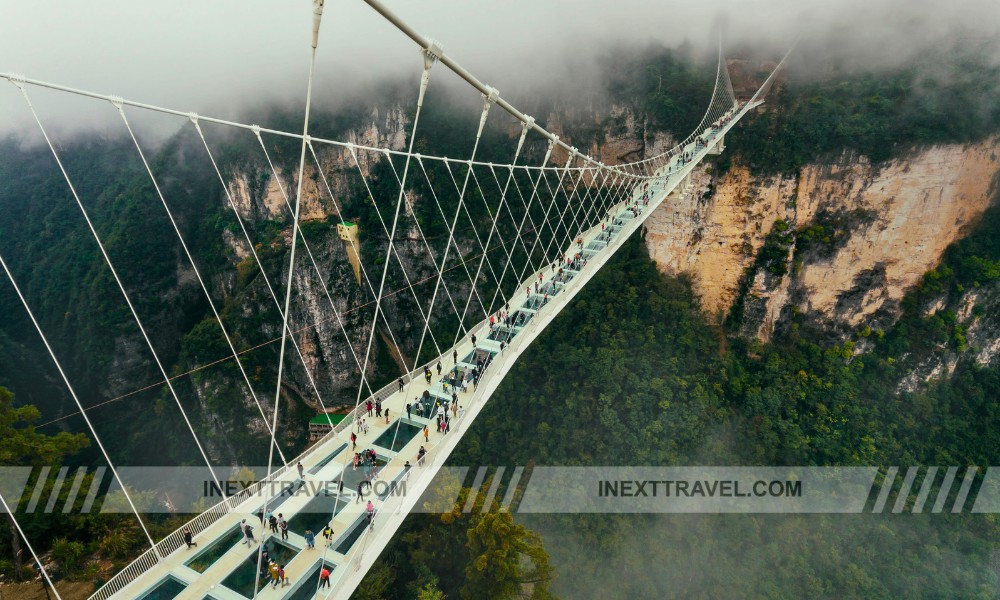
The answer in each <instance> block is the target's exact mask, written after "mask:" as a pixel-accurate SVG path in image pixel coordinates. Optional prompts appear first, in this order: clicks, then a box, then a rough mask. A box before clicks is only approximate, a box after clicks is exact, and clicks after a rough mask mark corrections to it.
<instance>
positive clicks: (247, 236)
mask: <svg viewBox="0 0 1000 600" xmlns="http://www.w3.org/2000/svg"><path fill="white" fill-rule="evenodd" d="M188 118H189V119H190V120H191V122H192V123H193V124H194V128H195V131H197V132H198V137H200V138H201V143H202V145H203V146H204V147H205V152H206V153H207V154H208V158H209V160H211V161H212V167H213V168H214V169H215V174H216V176H217V177H218V178H219V184H220V185H222V190H223V192H224V193H225V195H226V200H227V201H228V202H229V207H230V208H232V209H233V214H234V215H235V216H236V222H237V223H238V224H239V226H240V231H242V232H243V237H244V238H245V239H246V241H247V246H249V248H250V255H251V256H253V258H254V262H256V263H257V268H258V269H260V275H261V277H262V278H263V279H264V286H265V287H266V288H267V291H268V293H269V294H270V296H271V300H272V301H273V302H274V306H275V308H277V310H278V315H279V316H280V317H281V319H282V321H284V320H285V318H286V316H287V315H285V311H284V310H282V308H281V302H280V301H279V300H278V295H277V294H276V293H275V291H274V288H273V287H272V286H271V280H270V279H268V277H267V271H265V270H264V264H263V263H262V262H261V260H260V256H259V255H258V254H257V250H256V248H255V247H254V243H253V240H252V239H251V238H250V232H248V231H247V228H246V224H245V223H244V222H243V218H242V217H240V211H239V209H238V208H237V207H236V201H235V200H233V195H232V194H231V193H230V192H229V186H228V185H226V180H225V178H224V177H223V176H222V171H221V170H220V169H219V164H218V163H217V162H215V156H214V155H213V154H212V149H211V148H210V147H209V146H208V140H207V139H205V133H204V132H203V131H202V129H201V125H200V124H199V121H200V119H201V117H199V116H198V115H188ZM293 229H295V230H297V227H294V226H293ZM294 242H295V238H292V246H294V245H295V243H294ZM290 339H291V342H292V348H293V349H294V350H295V352H296V354H298V357H299V361H300V362H301V363H302V370H303V371H304V372H305V374H306V379H307V380H308V381H309V385H310V386H311V387H312V389H313V393H314V394H316V398H317V399H318V400H319V402H320V404H322V403H323V400H322V395H321V394H320V393H319V386H317V385H316V379H315V378H314V377H313V374H312V371H310V370H309V366H308V363H306V359H305V356H304V355H303V354H302V349H301V348H300V347H299V344H298V342H296V341H295V338H294V337H291V338H290ZM279 362H280V359H279Z"/></svg>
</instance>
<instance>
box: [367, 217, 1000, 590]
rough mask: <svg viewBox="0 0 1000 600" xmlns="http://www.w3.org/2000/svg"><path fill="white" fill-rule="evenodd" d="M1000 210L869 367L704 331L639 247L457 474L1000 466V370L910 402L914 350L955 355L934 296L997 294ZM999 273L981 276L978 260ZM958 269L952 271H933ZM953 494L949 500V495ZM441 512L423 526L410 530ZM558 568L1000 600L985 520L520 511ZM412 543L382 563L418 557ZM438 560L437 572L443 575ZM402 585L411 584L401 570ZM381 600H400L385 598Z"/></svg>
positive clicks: (486, 419)
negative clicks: (948, 349)
mask: <svg viewBox="0 0 1000 600" xmlns="http://www.w3.org/2000/svg"><path fill="white" fill-rule="evenodd" d="M998 226H1000V206H994V207H993V208H992V209H991V210H990V211H989V213H988V214H987V215H986V217H985V218H984V219H983V221H982V222H981V223H979V224H978V226H977V228H976V229H975V231H974V232H973V233H972V234H971V235H970V236H969V237H968V238H966V239H965V240H963V241H962V242H960V243H959V244H956V245H955V246H954V247H952V248H950V249H949V251H948V253H947V254H946V256H945V258H944V260H943V262H942V265H941V266H940V267H938V268H937V269H936V270H935V272H933V273H929V274H928V277H927V284H925V285H922V286H921V287H920V289H917V290H914V291H913V293H912V294H911V295H910V296H909V297H908V298H907V302H906V305H907V307H908V311H907V313H906V315H905V316H904V317H903V318H902V319H901V320H900V321H899V322H898V323H897V324H896V325H894V326H893V327H891V328H890V329H889V330H887V331H880V332H877V334H870V333H869V334H867V335H874V336H876V337H877V338H878V342H877V343H876V344H874V347H873V348H872V349H871V350H869V351H866V352H863V353H861V354H855V353H854V352H852V350H851V348H852V346H853V344H852V343H851V342H847V343H845V344H836V343H832V342H831V343H827V344H824V343H821V342H817V340H821V339H823V336H822V335H818V336H817V335H816V333H818V332H807V331H805V330H803V329H793V330H792V332H791V333H789V334H788V335H786V336H783V337H779V338H777V339H775V340H774V341H773V342H772V343H770V344H768V345H766V346H761V345H759V344H755V343H747V342H744V341H742V340H741V339H739V338H736V337H732V336H730V335H729V334H728V333H727V332H726V331H725V329H723V328H720V327H718V326H712V325H709V324H708V323H707V322H706V320H705V318H704V316H703V315H702V314H701V312H700V311H699V307H698V305H697V302H696V300H695V298H694V296H693V294H692V292H691V290H690V286H689V284H688V282H687V281H685V280H684V279H679V278H670V277H666V276H663V275H662V274H660V273H659V272H658V271H657V270H656V266H655V264H654V263H653V262H652V261H650V259H649V258H648V256H647V254H646V252H645V246H644V245H643V244H642V243H641V241H640V240H639V239H633V240H631V241H630V242H629V244H628V245H627V246H626V247H624V248H623V249H622V250H621V251H620V252H619V254H618V255H617V256H616V257H615V259H614V261H613V262H612V263H611V264H609V265H608V268H607V269H604V270H603V271H602V272H601V274H600V275H598V276H597V277H595V279H594V280H593V281H592V282H591V283H590V284H589V285H588V288H587V289H586V290H585V291H584V292H583V293H581V295H580V297H579V298H578V299H577V300H575V301H574V304H573V305H572V306H571V307H570V310H568V311H567V312H566V313H564V314H562V315H560V317H559V318H558V319H557V320H556V321H555V322H553V323H552V325H551V326H550V327H551V331H549V332H547V335H545V336H542V337H540V338H539V339H538V340H536V342H535V343H534V345H533V346H532V347H531V348H530V349H529V350H528V352H527V353H526V354H525V355H524V357H523V359H522V360H521V361H519V363H518V365H517V366H516V367H515V369H514V370H513V371H512V372H511V373H510V374H509V375H508V376H507V378H506V379H505V380H504V383H503V384H502V386H501V388H500V389H499V390H498V392H497V394H496V395H495V396H494V398H493V399H491V401H490V404H489V405H488V406H487V408H486V409H485V410H484V411H483V413H482V414H481V415H480V417H479V419H477V421H476V423H475V425H474V427H473V429H472V430H471V431H470V433H469V434H468V437H467V438H466V439H465V440H463V444H462V445H461V446H460V447H459V448H458V449H457V450H456V452H455V454H453V455H452V457H451V459H450V462H451V463H452V464H455V465H511V464H514V465H532V464H541V465H572V466H581V465H677V466H688V465H815V466H822V465H990V464H994V463H995V461H996V460H998V459H1000V456H998V452H1000V450H998V449H1000V439H997V435H998V434H997V431H998V429H1000V408H998V407H997V404H996V398H997V397H998V395H1000V369H997V368H995V367H993V368H981V367H978V366H976V365H975V363H974V362H971V363H970V361H965V362H961V363H960V366H959V368H958V369H957V371H956V372H955V373H954V375H953V376H952V377H951V378H950V379H945V380H942V381H938V382H934V383H932V384H931V385H929V386H927V388H926V389H921V390H920V391H918V392H913V393H899V392H898V391H897V386H898V383H899V380H900V377H901V375H902V374H903V373H905V372H906V369H907V365H908V364H910V365H912V361H915V360H916V357H917V356H918V355H919V354H920V352H922V351H929V350H930V349H932V348H934V347H936V346H937V345H939V344H942V343H944V344H953V343H955V342H954V332H953V330H952V329H951V328H949V325H948V316H947V314H943V315H934V316H926V314H925V313H924V312H923V311H922V310H921V309H920V307H923V306H925V305H926V302H927V299H928V297H929V296H930V295H933V296H934V297H935V298H937V297H940V296H941V295H942V294H948V293H956V292H957V291H958V290H961V289H962V288H963V287H966V286H968V287H971V286H983V287H989V288H992V289H995V288H996V287H997V286H998V285H1000V284H998V280H1000V271H998V270H997V265H998V264H1000V262H998V261H1000V244H998V243H997V239H996V236H995V235H994V234H993V232H994V231H996V228H997V227H998ZM983 264H988V265H991V267H990V268H989V269H987V270H985V271H984V270H981V269H980V268H979V265H983ZM941 273H947V275H943V276H942V275H941ZM953 495H954V492H953ZM428 520H429V517H427V516H423V515H421V516H415V517H412V518H411V519H410V521H409V522H408V524H407V531H408V532H410V534H408V535H412V536H418V535H419V532H420V531H422V530H423V529H424V528H425V527H426V525H427V521H428ZM519 520H522V521H523V522H524V523H525V524H526V525H528V526H530V527H533V528H535V529H536V530H538V531H540V532H541V533H542V534H543V538H544V539H545V542H546V547H547V548H549V550H550V552H551V553H552V556H553V560H552V562H553V565H556V566H557V569H558V570H559V574H560V575H561V576H560V577H558V578H557V579H556V580H555V583H554V585H553V588H552V589H553V591H554V592H555V593H557V594H559V595H561V596H563V597H567V598H598V597H603V596H605V595H606V593H607V589H608V588H607V582H608V581H612V580H614V581H616V588H615V589H616V591H617V593H621V594H622V595H623V596H629V597H650V596H653V595H656V594H657V593H661V592H662V591H663V590H668V591H669V592H670V594H671V595H678V596H683V597H698V598H717V597H720V596H734V597H760V598H771V597H774V598H777V597H818V596H822V597H840V598H844V597H852V598H898V597H904V596H910V597H956V598H957V597H962V598H992V597H994V596H995V594H996V589H997V573H996V572H995V571H994V570H993V569H992V568H991V564H992V563H991V554H992V553H993V549H994V547H995V544H996V543H997V542H1000V527H998V524H997V523H996V520H995V519H993V518H992V517H991V516H989V515H969V514H963V515H933V516H929V515H905V514H904V515H889V514H885V515H872V514H866V515H847V516H845V515H627V516H623V515H604V514H600V515H578V516H570V515H544V516H539V515H526V516H524V517H523V518H522V517H519ZM408 535H402V536H400V537H399V538H397V540H398V541H397V542H395V543H394V545H393V546H392V547H391V548H390V549H389V550H387V551H386V554H387V555H389V556H394V557H397V558H396V560H397V561H399V560H400V558H399V557H401V556H408V557H409V558H410V561H411V562H410V563H405V564H406V565H407V568H408V569H414V568H415V567H414V565H415V564H418V563H419V562H420V560H421V557H420V554H419V551H418V547H419V545H418V544H416V543H415V542H414V541H412V540H410V539H409V537H408ZM438 566H439V563H435V564H434V565H432V566H431V568H432V570H434V569H435V568H438ZM403 572H404V573H406V572H408V571H406V570H404V571H403ZM385 597H394V596H392V595H387V596H385Z"/></svg>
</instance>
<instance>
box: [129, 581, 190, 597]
mask: <svg viewBox="0 0 1000 600" xmlns="http://www.w3.org/2000/svg"><path fill="white" fill-rule="evenodd" d="M186 587H187V584H186V583H184V582H183V581H181V580H180V579H177V578H175V577H167V578H166V579H164V580H163V581H161V582H160V583H158V584H156V587H154V588H153V589H151V590H149V591H148V592H146V593H145V594H144V595H142V596H139V599H140V600H171V599H172V598H176V597H177V596H179V595H180V593H181V592H183V591H184V588H186Z"/></svg>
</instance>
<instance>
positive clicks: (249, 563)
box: [222, 536, 299, 598]
mask: <svg viewBox="0 0 1000 600" xmlns="http://www.w3.org/2000/svg"><path fill="white" fill-rule="evenodd" d="M264 544H265V548H266V549H267V555H268V559H269V560H273V561H275V562H277V563H278V564H279V565H287V564H288V563H289V562H290V561H291V560H292V559H293V558H295V555H296V554H298V553H299V551H298V550H296V549H295V548H294V547H292V546H290V545H288V544H287V543H285V542H282V541H279V540H278V539H276V538H275V537H274V536H272V537H269V538H267V541H266V542H264ZM263 566H264V567H265V568H266V565H263ZM255 580H257V548H254V549H253V550H252V551H251V552H250V553H249V554H248V555H247V558H246V560H244V561H243V562H242V563H240V566H238V567H236V569H235V570H234V571H233V572H232V573H230V574H229V576H228V577H226V578H225V579H223V580H222V585H224V586H226V587H227V588H229V589H231V590H233V591H234V592H236V593H238V594H241V595H243V596H244V597H246V598H253V596H254V589H253V584H254V581H255ZM269 583H271V577H270V576H269V575H267V574H266V572H265V574H262V575H261V576H260V579H259V581H258V584H257V585H258V587H257V591H260V590H262V589H264V586H265V585H268V584H269Z"/></svg>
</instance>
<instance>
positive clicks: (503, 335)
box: [486, 327, 517, 342]
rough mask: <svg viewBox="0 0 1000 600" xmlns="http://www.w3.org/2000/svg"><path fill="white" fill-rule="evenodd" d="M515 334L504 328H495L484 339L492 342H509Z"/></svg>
mask: <svg viewBox="0 0 1000 600" xmlns="http://www.w3.org/2000/svg"><path fill="white" fill-rule="evenodd" d="M516 334H517V332H515V331H514V330H513V329H507V328H506V327H497V328H496V329H494V330H493V331H491V332H490V334H489V335H488V336H486V339H488V340H493V341H494V342H500V341H503V342H509V341H510V340H511V339H513V338H514V336H515V335H516Z"/></svg>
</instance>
